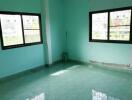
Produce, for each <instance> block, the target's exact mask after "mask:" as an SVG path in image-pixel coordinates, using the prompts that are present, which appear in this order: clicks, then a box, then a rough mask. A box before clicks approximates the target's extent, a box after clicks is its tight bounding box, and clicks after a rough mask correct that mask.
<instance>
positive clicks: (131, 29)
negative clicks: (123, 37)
mask: <svg viewBox="0 0 132 100" xmlns="http://www.w3.org/2000/svg"><path fill="white" fill-rule="evenodd" d="M130 18H131V19H130V20H131V22H130V42H132V9H131V17H130Z"/></svg>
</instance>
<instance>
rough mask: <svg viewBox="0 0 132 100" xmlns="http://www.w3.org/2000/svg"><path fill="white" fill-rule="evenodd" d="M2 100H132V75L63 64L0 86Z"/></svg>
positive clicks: (2, 83) (87, 66) (34, 72)
mask: <svg viewBox="0 0 132 100" xmlns="http://www.w3.org/2000/svg"><path fill="white" fill-rule="evenodd" d="M0 100H132V74H131V73H127V72H122V71H113V70H109V69H104V68H100V67H98V66H96V65H81V64H75V63H67V64H62V63H61V64H56V65H54V66H51V67H49V68H43V69H41V70H37V71H33V72H31V73H29V74H26V75H23V76H21V77H18V78H15V79H12V80H8V81H5V82H1V83H0Z"/></svg>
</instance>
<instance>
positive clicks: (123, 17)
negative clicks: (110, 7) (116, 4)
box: [110, 10, 131, 26]
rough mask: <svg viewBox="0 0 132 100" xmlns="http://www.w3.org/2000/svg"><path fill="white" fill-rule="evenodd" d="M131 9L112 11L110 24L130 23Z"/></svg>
mask: <svg viewBox="0 0 132 100" xmlns="http://www.w3.org/2000/svg"><path fill="white" fill-rule="evenodd" d="M130 19H131V10H123V11H115V12H111V13H110V26H119V25H130Z"/></svg>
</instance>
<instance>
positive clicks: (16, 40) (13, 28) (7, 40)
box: [0, 14, 23, 46]
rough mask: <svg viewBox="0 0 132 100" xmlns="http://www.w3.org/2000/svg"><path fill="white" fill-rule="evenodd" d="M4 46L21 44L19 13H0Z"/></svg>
mask: <svg viewBox="0 0 132 100" xmlns="http://www.w3.org/2000/svg"><path fill="white" fill-rule="evenodd" d="M0 19H1V28H2V37H3V44H4V46H11V45H18V44H23V35H22V24H21V16H20V15H9V14H0Z"/></svg>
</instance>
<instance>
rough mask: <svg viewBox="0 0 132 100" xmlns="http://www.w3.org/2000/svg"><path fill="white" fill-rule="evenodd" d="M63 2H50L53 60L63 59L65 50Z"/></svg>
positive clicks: (61, 0) (50, 0)
mask: <svg viewBox="0 0 132 100" xmlns="http://www.w3.org/2000/svg"><path fill="white" fill-rule="evenodd" d="M63 4H64V2H63V0H49V17H50V18H49V19H50V28H51V45H52V60H53V62H54V61H58V60H60V59H61V55H62V52H63V51H64V48H65V34H64V9H63V8H64V7H63Z"/></svg>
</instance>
